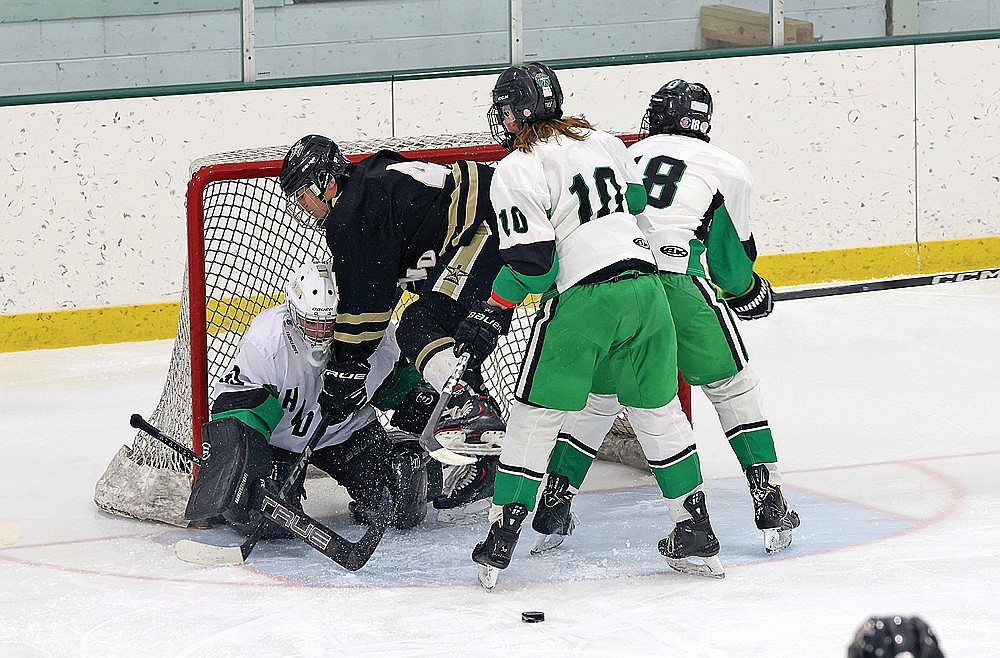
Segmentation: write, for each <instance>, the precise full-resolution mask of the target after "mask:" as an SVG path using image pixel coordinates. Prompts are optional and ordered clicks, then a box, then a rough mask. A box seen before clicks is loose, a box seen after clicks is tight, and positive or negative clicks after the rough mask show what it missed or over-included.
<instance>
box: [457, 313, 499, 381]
mask: <svg viewBox="0 0 1000 658" xmlns="http://www.w3.org/2000/svg"><path fill="white" fill-rule="evenodd" d="M513 318H514V309H513V308H500V307H499V306H493V305H491V304H487V303H486V302H476V306H475V307H473V309H472V311H471V312H470V313H469V315H468V316H466V318H465V319H464V320H462V321H461V322H460V323H459V324H458V328H457V329H456V330H455V354H456V355H459V354H462V353H463V352H468V353H469V354H470V357H471V358H470V359H469V367H470V368H471V367H475V366H477V365H479V364H480V363H482V362H483V360H485V359H486V357H488V356H489V355H490V354H491V353H492V352H493V350H494V348H496V346H497V342H498V341H499V340H500V336H502V335H504V334H506V333H507V330H508V329H510V323H511V320H513Z"/></svg>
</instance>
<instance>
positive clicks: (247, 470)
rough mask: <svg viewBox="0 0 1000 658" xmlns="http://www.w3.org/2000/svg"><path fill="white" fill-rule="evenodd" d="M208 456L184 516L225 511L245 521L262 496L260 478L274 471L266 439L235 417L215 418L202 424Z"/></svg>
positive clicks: (194, 517) (198, 516)
mask: <svg viewBox="0 0 1000 658" xmlns="http://www.w3.org/2000/svg"><path fill="white" fill-rule="evenodd" d="M202 443H203V445H205V447H206V450H207V451H208V452H207V454H208V459H207V460H206V461H205V463H204V464H203V465H202V467H201V470H200V472H199V473H198V478H197V479H196V480H195V483H194V486H193V487H192V488H191V497H190V498H189V499H188V504H187V508H186V509H185V510H184V518H186V519H188V520H191V521H194V520H200V519H207V518H210V517H213V516H219V515H223V516H225V517H226V520H230V521H236V522H242V523H246V522H247V521H248V520H249V513H250V508H251V506H252V505H253V503H254V501H255V500H256V499H257V498H258V497H259V496H258V494H259V493H260V490H261V480H263V479H264V478H266V477H267V476H268V474H269V473H270V472H271V446H269V445H268V443H267V439H265V438H264V436H263V435H262V434H261V433H260V432H257V431H255V430H253V429H251V428H250V427H248V426H247V425H245V424H243V423H242V422H240V421H238V420H236V419H235V418H221V419H219V420H212V421H209V422H207V423H205V425H204V426H203V427H202Z"/></svg>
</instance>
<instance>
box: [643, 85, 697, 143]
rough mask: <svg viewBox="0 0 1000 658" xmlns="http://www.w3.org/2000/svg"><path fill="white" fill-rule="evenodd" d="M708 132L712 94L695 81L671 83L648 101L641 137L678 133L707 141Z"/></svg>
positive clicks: (661, 88)
mask: <svg viewBox="0 0 1000 658" xmlns="http://www.w3.org/2000/svg"><path fill="white" fill-rule="evenodd" d="M711 129H712V94H710V93H709V92H708V89H707V88H706V87H705V85H703V84H701V83H699V82H686V81H684V80H671V81H670V82H668V83H667V84H665V85H663V86H662V87H660V89H659V91H657V92H656V93H655V94H653V96H652V98H650V99H649V108H648V109H647V110H646V114H645V115H644V116H643V117H642V127H641V128H640V129H639V132H640V133H641V134H642V135H659V134H661V133H680V134H684V135H690V136H692V137H697V138H698V139H703V140H705V141H706V142H707V141H708V131H709V130H711Z"/></svg>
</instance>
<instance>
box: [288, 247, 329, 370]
mask: <svg viewBox="0 0 1000 658" xmlns="http://www.w3.org/2000/svg"><path fill="white" fill-rule="evenodd" d="M338 298H339V295H338V293H337V280H336V277H335V276H334V273H333V270H332V268H331V267H330V264H329V263H325V262H318V263H305V264H304V265H299V266H298V267H296V268H295V270H293V271H292V273H291V274H290V275H289V276H288V279H287V281H285V305H286V306H287V307H288V314H289V315H291V316H292V320H293V321H294V322H295V328H296V329H297V330H298V332H299V335H300V336H302V338H303V339H304V340H305V342H306V343H307V344H308V345H309V346H310V348H311V351H312V352H314V354H310V358H313V357H315V358H313V360H314V363H316V364H317V365H320V364H322V363H325V362H326V351H327V350H328V349H329V347H330V343H331V342H333V330H334V326H335V324H336V320H337V300H338Z"/></svg>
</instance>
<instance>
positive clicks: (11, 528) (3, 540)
mask: <svg viewBox="0 0 1000 658" xmlns="http://www.w3.org/2000/svg"><path fill="white" fill-rule="evenodd" d="M21 534H22V532H21V524H20V523H17V522H16V521H5V522H4V523H0V548H3V547H4V546H10V545H11V544H16V543H17V542H19V541H21Z"/></svg>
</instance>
